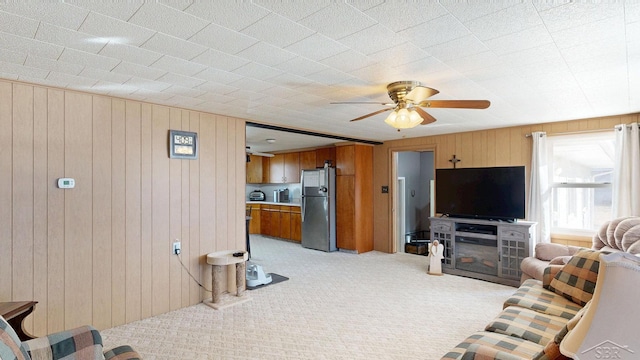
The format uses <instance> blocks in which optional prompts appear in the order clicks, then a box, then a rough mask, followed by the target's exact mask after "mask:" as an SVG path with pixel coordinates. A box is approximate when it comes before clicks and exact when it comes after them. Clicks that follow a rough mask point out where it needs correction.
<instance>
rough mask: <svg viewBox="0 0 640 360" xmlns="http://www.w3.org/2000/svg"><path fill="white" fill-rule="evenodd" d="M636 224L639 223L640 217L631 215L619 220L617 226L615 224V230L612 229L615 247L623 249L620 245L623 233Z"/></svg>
mask: <svg viewBox="0 0 640 360" xmlns="http://www.w3.org/2000/svg"><path fill="white" fill-rule="evenodd" d="M636 225H640V217H631V218H627V219H624V220H622V221H620V223H619V224H618V226H616V228H615V230H614V231H613V239H614V240H615V245H616V248H618V249H619V250H624V246H622V238H623V237H624V234H626V233H627V231H629V230H630V229H631V228H633V227H634V226H636ZM636 239H637V237H636Z"/></svg>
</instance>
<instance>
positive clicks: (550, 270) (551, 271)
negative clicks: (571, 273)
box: [542, 265, 564, 290]
mask: <svg viewBox="0 0 640 360" xmlns="http://www.w3.org/2000/svg"><path fill="white" fill-rule="evenodd" d="M563 267H564V265H549V266H547V267H546V268H545V269H544V274H543V275H542V287H544V288H545V289H547V290H549V284H551V280H553V278H554V277H556V274H557V273H558V272H560V270H562V268H563Z"/></svg>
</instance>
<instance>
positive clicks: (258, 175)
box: [247, 155, 263, 184]
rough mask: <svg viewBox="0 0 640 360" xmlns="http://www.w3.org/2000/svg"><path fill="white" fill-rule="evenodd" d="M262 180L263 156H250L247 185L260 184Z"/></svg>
mask: <svg viewBox="0 0 640 360" xmlns="http://www.w3.org/2000/svg"><path fill="white" fill-rule="evenodd" d="M262 179H263V178H262V156H257V155H249V162H248V163H247V184H260V183H262Z"/></svg>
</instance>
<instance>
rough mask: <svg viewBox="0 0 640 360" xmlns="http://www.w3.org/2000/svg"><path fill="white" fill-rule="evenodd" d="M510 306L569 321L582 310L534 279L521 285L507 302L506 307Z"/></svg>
mask: <svg viewBox="0 0 640 360" xmlns="http://www.w3.org/2000/svg"><path fill="white" fill-rule="evenodd" d="M508 306H519V307H523V308H527V309H531V310H535V311H537V312H540V313H543V314H548V315H554V316H560V317H563V318H565V319H567V320H569V319H571V318H573V317H574V316H575V315H576V314H577V313H578V311H580V309H581V308H582V306H579V305H577V304H576V303H574V302H572V301H569V300H567V299H565V298H564V297H563V296H562V295H558V294H556V293H555V292H552V291H549V290H547V289H545V288H543V287H542V281H540V280H534V279H529V280H526V281H525V282H523V283H522V284H521V285H520V287H519V288H518V289H517V290H516V292H515V293H514V294H513V295H511V297H510V298H508V299H507V300H506V301H505V303H504V307H505V308H506V307H508Z"/></svg>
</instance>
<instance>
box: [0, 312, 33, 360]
mask: <svg viewBox="0 0 640 360" xmlns="http://www.w3.org/2000/svg"><path fill="white" fill-rule="evenodd" d="M0 359H2V360H29V359H30V358H29V354H27V352H26V351H25V350H24V347H23V346H22V342H21V341H20V339H19V338H18V334H16V332H15V330H13V328H12V327H11V325H9V323H7V321H6V320H5V319H4V318H3V317H2V316H0Z"/></svg>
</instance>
